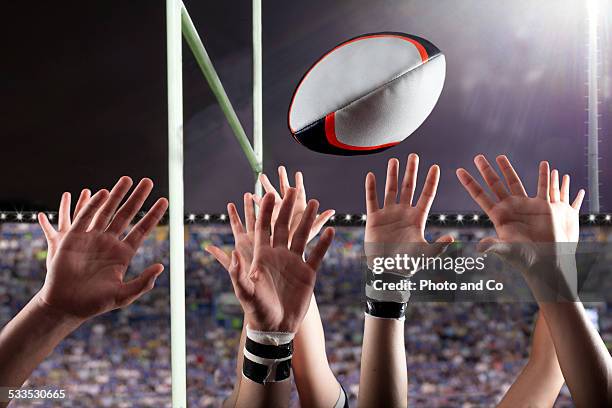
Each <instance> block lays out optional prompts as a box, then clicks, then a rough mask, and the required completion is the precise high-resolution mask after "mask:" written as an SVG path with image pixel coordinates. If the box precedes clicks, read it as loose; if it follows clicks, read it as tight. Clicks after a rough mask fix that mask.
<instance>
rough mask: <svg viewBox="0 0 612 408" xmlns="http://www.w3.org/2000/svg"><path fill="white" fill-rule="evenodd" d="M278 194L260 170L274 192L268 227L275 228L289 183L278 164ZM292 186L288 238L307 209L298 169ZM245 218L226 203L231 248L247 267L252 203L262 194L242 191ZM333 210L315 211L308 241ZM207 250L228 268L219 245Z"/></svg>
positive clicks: (250, 256)
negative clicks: (295, 191)
mask: <svg viewBox="0 0 612 408" xmlns="http://www.w3.org/2000/svg"><path fill="white" fill-rule="evenodd" d="M278 176H279V186H280V194H279V193H278V191H277V190H276V189H275V188H274V186H273V185H272V183H271V182H270V180H269V179H268V177H267V176H266V175H265V174H262V175H261V176H260V178H259V180H260V182H261V184H262V185H263V187H264V189H265V190H266V192H267V193H271V194H273V195H274V209H273V211H272V218H271V227H272V228H274V225H275V224H276V220H277V218H278V214H279V211H280V207H281V205H282V202H283V198H284V197H285V196H286V194H287V191H289V189H290V188H291V185H290V184H289V178H288V177H287V170H286V169H285V167H283V166H280V167H279V168H278ZM295 189H296V190H297V193H296V198H295V204H294V206H293V212H292V214H291V216H290V218H289V241H288V243H289V244H291V240H292V238H293V235H294V234H295V232H296V230H297V227H298V225H299V223H300V220H301V219H302V215H303V214H304V211H305V210H306V205H307V202H306V190H305V187H304V178H303V176H302V173H301V172H297V173H296V174H295ZM243 199H244V218H245V225H243V224H242V221H241V220H240V216H239V215H238V210H237V208H236V206H235V205H234V204H233V203H229V204H228V205H227V213H228V215H229V220H230V226H231V228H232V235H233V236H234V248H235V250H236V251H238V253H239V254H240V256H241V260H242V261H243V262H244V263H245V265H247V266H246V267H247V268H250V265H251V264H252V262H253V247H254V245H255V222H256V217H255V206H254V204H253V203H256V204H258V205H260V204H261V197H259V196H257V195H254V194H251V193H245V194H244V197H243ZM334 213H335V211H334V210H326V211H324V212H322V213H321V214H318V215H317V216H316V218H315V221H314V222H313V224H312V227H311V230H310V234H309V236H308V242H310V241H311V240H312V239H313V238H314V237H315V236H317V234H318V233H319V232H320V231H321V228H323V225H325V223H326V222H327V221H328V220H329V219H330V218H331V217H332V216H333V215H334ZM206 250H207V251H208V252H209V253H210V254H212V255H213V256H214V257H215V259H217V261H219V263H221V265H223V267H224V268H225V269H226V270H229V267H230V262H231V259H230V257H229V256H228V255H227V254H226V253H225V252H224V251H223V250H222V249H221V248H219V247H217V246H214V245H209V246H207V247H206Z"/></svg>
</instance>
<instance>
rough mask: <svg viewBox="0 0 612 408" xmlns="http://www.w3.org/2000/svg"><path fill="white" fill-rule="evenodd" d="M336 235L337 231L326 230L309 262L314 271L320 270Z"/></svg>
mask: <svg viewBox="0 0 612 408" xmlns="http://www.w3.org/2000/svg"><path fill="white" fill-rule="evenodd" d="M334 234H335V230H334V229H333V228H331V227H330V228H325V231H323V234H321V238H319V242H317V245H316V246H315V247H314V249H313V250H312V252H311V253H310V256H309V257H308V261H307V262H308V265H310V267H311V268H312V269H313V270H314V271H316V270H318V269H319V266H321V262H322V261H323V257H325V254H326V253H327V250H328V249H329V246H330V245H331V243H332V241H333V240H334Z"/></svg>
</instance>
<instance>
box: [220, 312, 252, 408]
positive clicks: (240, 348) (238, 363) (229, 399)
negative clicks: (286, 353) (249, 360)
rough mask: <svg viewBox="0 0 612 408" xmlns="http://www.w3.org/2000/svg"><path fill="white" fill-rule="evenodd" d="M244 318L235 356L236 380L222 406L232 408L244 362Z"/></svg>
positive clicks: (240, 380) (245, 322)
mask: <svg viewBox="0 0 612 408" xmlns="http://www.w3.org/2000/svg"><path fill="white" fill-rule="evenodd" d="M246 326H247V321H246V318H245V320H244V322H243V323H242V332H241V333H240V342H239V344H238V355H237V357H236V382H235V383H234V389H233V390H232V393H231V394H230V396H229V397H227V398H226V400H225V401H223V408H234V407H235V406H236V401H237V400H238V393H239V392H240V384H241V382H242V364H243V362H244V342H245V341H246Z"/></svg>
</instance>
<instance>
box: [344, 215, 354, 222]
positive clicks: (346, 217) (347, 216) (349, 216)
mask: <svg viewBox="0 0 612 408" xmlns="http://www.w3.org/2000/svg"><path fill="white" fill-rule="evenodd" d="M351 218H352V217H351V214H346V215H345V216H344V219H345V220H347V221H350V220H351Z"/></svg>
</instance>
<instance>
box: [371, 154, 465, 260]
mask: <svg viewBox="0 0 612 408" xmlns="http://www.w3.org/2000/svg"><path fill="white" fill-rule="evenodd" d="M418 165H419V157H418V156H417V155H416V154H414V153H413V154H411V155H410V156H409V157H408V164H407V166H406V173H405V175H404V179H403V181H402V187H401V191H400V192H399V194H400V195H399V202H398V200H397V194H398V176H399V161H398V160H397V159H391V160H389V163H388V166H387V181H386V184H385V199H384V206H383V208H380V207H379V206H378V198H377V196H376V178H375V176H374V174H372V173H368V175H367V176H366V183H365V189H366V207H367V217H366V229H365V249H366V256H370V255H385V256H393V255H395V254H399V253H401V254H409V255H412V256H419V255H421V254H424V255H427V256H435V255H438V254H439V253H441V252H442V251H443V250H444V247H445V246H446V245H448V244H449V243H450V242H452V241H453V239H452V237H450V236H448V235H445V236H443V237H440V238H439V239H438V240H437V242H436V243H434V244H430V243H428V242H427V241H426V240H425V235H424V234H425V224H426V221H427V216H428V214H429V209H430V208H431V204H432V202H433V200H434V198H435V195H436V190H437V188H438V180H439V178H440V169H439V167H438V166H435V165H434V166H432V167H431V168H430V169H429V172H428V174H427V178H426V180H425V185H424V187H423V191H422V193H421V196H420V198H419V200H418V202H417V204H416V205H415V206H413V205H412V200H413V196H414V191H415V187H416V181H417V172H418Z"/></svg>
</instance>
